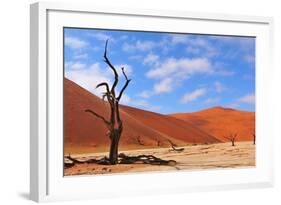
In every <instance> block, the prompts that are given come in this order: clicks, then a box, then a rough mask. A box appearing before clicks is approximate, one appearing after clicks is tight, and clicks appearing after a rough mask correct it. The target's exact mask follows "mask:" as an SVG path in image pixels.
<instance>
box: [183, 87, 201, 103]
mask: <svg viewBox="0 0 281 205" xmlns="http://www.w3.org/2000/svg"><path fill="white" fill-rule="evenodd" d="M205 94H206V89H205V88H199V89H196V90H194V91H192V92H188V93H186V94H185V95H184V96H183V97H182V98H181V103H189V102H192V101H194V100H197V98H199V97H201V96H203V95H205Z"/></svg>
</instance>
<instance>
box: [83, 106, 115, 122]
mask: <svg viewBox="0 0 281 205" xmlns="http://www.w3.org/2000/svg"><path fill="white" fill-rule="evenodd" d="M85 112H89V113H91V114H93V115H94V116H96V117H98V118H100V119H101V120H102V121H103V122H105V123H106V124H107V125H110V122H109V121H107V120H106V119H105V118H104V117H103V116H101V115H99V114H97V113H96V112H94V111H92V110H90V109H86V110H85Z"/></svg>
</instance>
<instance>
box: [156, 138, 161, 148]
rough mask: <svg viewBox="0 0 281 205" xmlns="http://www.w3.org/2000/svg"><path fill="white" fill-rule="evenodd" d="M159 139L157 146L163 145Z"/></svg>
mask: <svg viewBox="0 0 281 205" xmlns="http://www.w3.org/2000/svg"><path fill="white" fill-rule="evenodd" d="M156 141H157V147H160V146H161V141H160V140H159V139H157V140H156Z"/></svg>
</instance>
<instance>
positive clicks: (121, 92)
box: [116, 68, 131, 102]
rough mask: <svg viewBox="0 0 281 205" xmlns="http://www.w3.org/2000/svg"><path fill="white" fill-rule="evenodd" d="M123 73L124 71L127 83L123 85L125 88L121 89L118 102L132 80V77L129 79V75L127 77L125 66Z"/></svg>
mask: <svg viewBox="0 0 281 205" xmlns="http://www.w3.org/2000/svg"><path fill="white" fill-rule="evenodd" d="M122 73H123V75H124V76H125V79H126V83H125V85H124V86H123V88H122V89H121V91H120V93H119V96H118V97H117V98H116V99H117V101H118V102H119V101H120V99H121V97H122V94H123V92H124V91H125V89H126V88H127V86H128V85H129V83H130V81H131V79H128V77H127V75H126V73H125V71H124V68H122Z"/></svg>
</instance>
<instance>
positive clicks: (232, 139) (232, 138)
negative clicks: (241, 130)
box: [224, 134, 237, 146]
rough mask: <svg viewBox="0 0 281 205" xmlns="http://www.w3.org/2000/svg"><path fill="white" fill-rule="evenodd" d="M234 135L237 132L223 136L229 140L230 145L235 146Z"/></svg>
mask: <svg viewBox="0 0 281 205" xmlns="http://www.w3.org/2000/svg"><path fill="white" fill-rule="evenodd" d="M236 137H237V134H230V135H229V136H228V137H224V138H225V139H227V140H229V141H230V142H231V145H232V146H235V141H236Z"/></svg>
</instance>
